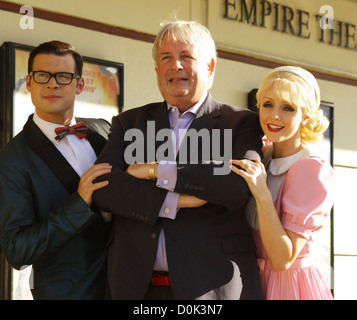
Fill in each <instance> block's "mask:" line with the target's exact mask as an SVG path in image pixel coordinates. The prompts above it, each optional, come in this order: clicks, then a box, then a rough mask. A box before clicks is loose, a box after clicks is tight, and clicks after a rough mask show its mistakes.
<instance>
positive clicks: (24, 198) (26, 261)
mask: <svg viewBox="0 0 357 320" xmlns="http://www.w3.org/2000/svg"><path fill="white" fill-rule="evenodd" d="M82 66H83V59H82V56H81V55H80V54H79V53H78V52H76V51H75V50H74V48H73V47H72V46H71V45H70V44H67V43H64V42H60V41H51V42H46V43H43V44H41V45H39V46H38V47H36V48H35V49H34V50H33V51H31V53H30V56H29V61H28V75H27V77H26V87H27V89H28V91H29V92H30V93H31V99H32V102H33V104H34V106H35V112H34V114H32V115H31V116H30V117H29V119H28V121H27V122H26V124H25V126H24V128H23V130H22V131H21V132H20V133H19V134H18V135H17V136H15V137H14V138H13V139H12V140H11V141H10V142H9V143H8V144H7V145H6V146H5V147H4V148H3V150H2V151H1V152H0V203H1V205H0V235H1V249H2V250H3V251H4V252H5V256H6V258H7V260H8V262H9V264H10V265H11V266H12V267H14V268H15V269H20V268H21V267H23V266H25V265H32V267H33V277H34V281H33V288H32V295H33V297H34V299H103V298H104V294H105V288H106V259H107V249H106V243H107V238H108V234H109V232H108V227H109V226H108V224H107V223H105V222H104V220H103V218H102V216H101V215H100V213H99V212H98V211H97V210H96V209H95V208H94V206H93V204H92V194H93V191H94V190H96V189H99V188H102V187H104V186H106V185H107V183H108V182H107V181H103V182H100V183H93V180H94V179H96V178H97V177H99V176H100V175H102V174H104V173H109V172H110V170H111V167H110V166H109V165H108V164H104V163H103V164H97V165H95V164H94V163H95V161H96V159H97V156H98V155H99V153H100V152H101V150H102V149H103V147H104V145H105V143H106V140H107V136H108V132H109V129H110V124H109V123H108V122H107V121H105V120H102V119H85V118H83V119H77V118H75V117H74V102H75V97H76V95H78V94H80V93H81V92H82V90H83V88H84V80H83V79H82V78H81V74H82ZM22 107H23V108H26V106H22ZM74 125H75V126H74Z"/></svg>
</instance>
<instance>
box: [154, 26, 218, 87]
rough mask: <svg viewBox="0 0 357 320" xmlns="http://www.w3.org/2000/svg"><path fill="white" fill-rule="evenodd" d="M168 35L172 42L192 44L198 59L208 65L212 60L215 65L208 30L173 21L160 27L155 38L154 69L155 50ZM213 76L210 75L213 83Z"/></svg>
mask: <svg viewBox="0 0 357 320" xmlns="http://www.w3.org/2000/svg"><path fill="white" fill-rule="evenodd" d="M165 34H167V35H168V37H170V38H171V39H173V40H174V41H178V40H179V41H184V42H187V43H194V44H195V45H197V48H198V50H199V54H200V58H203V59H205V60H206V61H207V63H210V62H211V60H212V59H214V61H215V63H216V64H217V51H216V45H215V42H214V40H213V38H212V36H211V33H210V32H209V30H208V29H207V28H206V27H205V26H203V25H201V24H200V23H198V22H195V21H174V22H168V23H166V24H162V25H161V30H160V31H159V33H158V35H157V36H156V38H155V42H154V45H153V48H152V58H153V60H154V64H155V67H156V66H157V61H156V55H157V48H158V47H159V46H161V45H162V40H163V38H164V36H165ZM213 78H214V74H212V78H211V79H212V82H213ZM211 84H212V83H211Z"/></svg>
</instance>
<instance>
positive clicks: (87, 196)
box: [77, 163, 112, 207]
mask: <svg viewBox="0 0 357 320" xmlns="http://www.w3.org/2000/svg"><path fill="white" fill-rule="evenodd" d="M111 170H112V166H111V165H109V164H108V163H99V164H95V165H94V166H92V167H90V168H89V169H88V171H87V172H85V173H84V174H83V175H82V177H81V180H80V181H79V185H78V189H77V192H78V194H79V195H80V196H81V197H82V199H83V200H84V201H85V202H86V204H87V205H88V207H90V206H91V204H92V195H93V192H94V191H95V190H98V189H101V188H103V187H105V186H107V185H108V184H109V181H101V182H98V183H93V181H94V180H95V179H96V178H98V177H99V176H101V175H103V174H107V173H110V171H111Z"/></svg>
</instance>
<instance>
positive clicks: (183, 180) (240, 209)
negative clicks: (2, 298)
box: [93, 95, 262, 299]
mask: <svg viewBox="0 0 357 320" xmlns="http://www.w3.org/2000/svg"><path fill="white" fill-rule="evenodd" d="M148 121H155V133H157V132H158V131H159V130H160V129H164V128H170V124H169V119H168V114H167V105H166V102H163V103H153V104H149V105H146V106H143V107H141V108H136V109H131V110H128V111H127V112H124V113H122V114H120V115H119V116H117V117H115V118H113V122H112V129H111V134H110V136H109V140H108V143H107V145H106V147H105V148H104V150H103V152H102V154H101V155H100V156H99V158H98V160H97V162H110V163H111V164H112V165H113V170H112V173H111V174H109V175H106V176H103V177H101V178H100V179H102V180H103V179H109V181H110V183H109V186H107V187H106V188H103V189H101V190H98V191H96V192H95V194H94V196H93V200H94V201H95V203H96V205H97V206H98V207H99V208H100V209H102V210H105V211H108V212H112V213H113V229H114V239H113V242H112V244H111V246H110V248H109V260H108V264H109V286H110V290H111V295H112V297H113V298H114V299H142V298H143V297H144V295H145V292H146V290H147V288H148V286H149V283H150V278H151V274H152V271H153V267H154V262H155V257H156V251H157V244H158V236H159V233H160V230H161V228H164V230H165V241H166V250H167V259H168V265H169V273H170V278H171V282H172V290H173V295H174V298H175V299H259V298H261V288H260V281H259V277H258V268H257V262H256V259H255V255H254V251H255V247H254V244H253V242H252V238H251V233H250V231H249V228H248V226H247V223H246V220H245V214H244V211H245V205H246V202H247V200H248V198H249V195H250V193H249V189H248V187H247V185H246V183H245V182H244V180H243V179H242V178H241V177H239V176H238V175H236V174H235V173H229V174H228V175H220V176H219V175H214V174H213V168H214V167H215V165H214V164H213V163H212V162H210V164H207V163H202V161H200V163H198V164H190V163H188V164H180V163H179V164H178V170H177V183H176V187H175V191H176V192H178V193H186V194H191V195H194V196H197V197H199V198H201V199H205V200H207V201H208V203H207V204H206V205H204V206H202V207H200V208H186V209H180V210H179V212H178V213H177V217H176V219H175V220H170V219H165V218H159V217H158V213H159V210H160V208H161V205H162V203H163V201H164V199H165V196H166V193H167V191H166V190H164V189H162V188H158V187H156V184H155V182H153V181H149V180H140V179H136V178H134V177H132V176H130V175H128V174H127V173H125V170H126V168H127V167H128V164H127V163H126V162H125V159H124V151H125V148H126V147H127V146H128V145H129V144H130V143H131V142H130V141H125V140H124V134H125V132H126V131H127V130H129V129H131V128H138V129H141V130H142V132H143V134H144V137H145V138H144V140H145V146H146V144H147V143H149V145H150V141H148V139H151V138H150V137H149V136H151V134H147V122H148ZM190 128H196V129H201V128H206V129H208V131H209V132H210V133H212V130H213V129H219V130H223V129H231V130H232V137H233V142H232V146H229V147H232V157H233V158H234V159H242V158H249V159H251V160H254V159H255V158H260V156H261V151H260V150H261V136H262V135H261V129H260V126H259V121H258V118H257V115H256V114H254V113H252V112H250V111H249V110H246V109H240V108H237V107H234V106H229V105H225V104H221V103H219V102H217V101H215V100H214V99H213V98H212V96H210V95H208V97H207V99H206V100H205V102H204V103H203V105H202V107H201V108H200V110H199V112H198V114H197V116H196V118H195V119H194V121H193V122H192V124H191V127H190ZM221 133H222V134H221V136H220V146H221V148H223V146H224V141H223V139H224V136H223V132H222V131H221ZM151 143H152V141H151ZM162 143H164V141H156V149H157V148H158V147H159V146H160V144H162ZM211 147H212V145H211ZM213 147H217V145H215V146H213ZM201 148H202V145H199V146H198V150H199V152H198V153H201V152H200V151H201V150H202V149H201ZM146 154H147V150H145V153H144V155H146ZM199 156H200V155H199ZM178 157H179V156H178ZM156 160H158V161H159V160H160V159H156ZM199 160H208V161H209V160H212V159H202V157H201V158H199ZM226 160H227V161H228V160H229V159H226Z"/></svg>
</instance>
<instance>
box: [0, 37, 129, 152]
mask: <svg viewBox="0 0 357 320" xmlns="http://www.w3.org/2000/svg"><path fill="white" fill-rule="evenodd" d="M32 49H33V47H30V46H25V45H21V44H16V43H12V42H5V43H4V44H3V45H2V46H1V82H0V84H1V96H2V98H1V101H0V103H1V106H0V110H1V116H0V121H1V123H2V126H1V127H2V137H1V138H2V139H1V145H3V144H4V143H6V142H8V141H9V139H11V138H12V137H13V136H14V135H16V134H17V133H18V132H19V131H21V130H22V127H23V125H24V124H25V122H26V121H27V118H28V116H29V115H30V114H31V113H33V112H34V107H33V105H32V101H31V96H30V93H29V92H28V91H27V89H26V75H27V62H28V56H29V53H30V51H31V50H32ZM83 59H84V64H83V72H82V78H83V79H84V82H85V87H84V90H83V92H82V93H81V94H79V95H77V97H76V102H75V109H74V110H75V116H79V117H87V118H104V119H106V120H108V121H109V122H110V121H111V118H112V117H113V116H115V115H117V114H118V113H119V112H121V111H122V108H123V102H124V65H123V64H122V63H117V62H112V61H106V60H101V59H96V58H91V57H85V56H84V57H83Z"/></svg>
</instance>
